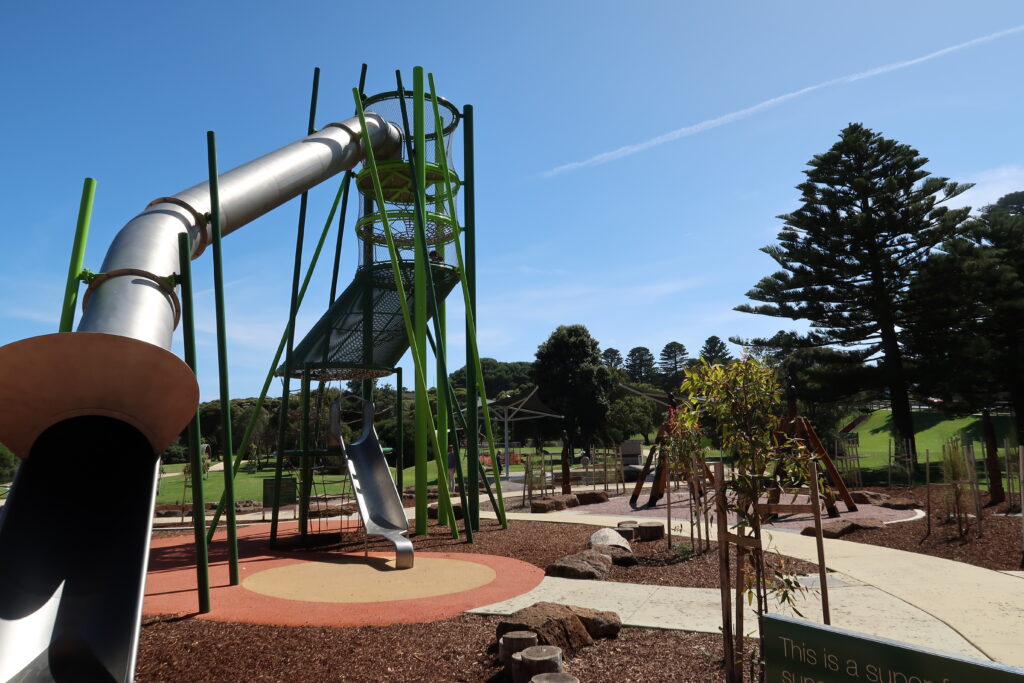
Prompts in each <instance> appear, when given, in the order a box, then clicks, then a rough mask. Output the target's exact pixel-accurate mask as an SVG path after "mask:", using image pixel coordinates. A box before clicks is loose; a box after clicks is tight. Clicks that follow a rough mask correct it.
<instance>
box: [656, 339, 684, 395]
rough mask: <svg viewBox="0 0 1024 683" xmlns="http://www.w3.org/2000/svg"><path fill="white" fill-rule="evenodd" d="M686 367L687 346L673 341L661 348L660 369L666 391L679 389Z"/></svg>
mask: <svg viewBox="0 0 1024 683" xmlns="http://www.w3.org/2000/svg"><path fill="white" fill-rule="evenodd" d="M685 367H686V347H685V346H683V345H682V344H680V343H679V342H676V341H671V342H669V343H668V344H665V346H664V347H663V348H662V349H661V354H660V355H659V356H658V369H659V370H661V379H662V387H663V388H664V389H665V390H666V391H678V390H679V384H680V383H681V382H682V381H683V369H684V368H685Z"/></svg>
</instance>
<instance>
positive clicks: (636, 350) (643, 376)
mask: <svg viewBox="0 0 1024 683" xmlns="http://www.w3.org/2000/svg"><path fill="white" fill-rule="evenodd" d="M657 372H658V371H657V369H656V367H655V365H654V354H653V353H651V350H650V349H649V348H647V347H646V346H635V347H633V348H632V349H630V350H629V353H628V354H626V374H627V375H629V379H630V381H631V382H635V383H637V384H653V383H654V378H655V376H656V375H657Z"/></svg>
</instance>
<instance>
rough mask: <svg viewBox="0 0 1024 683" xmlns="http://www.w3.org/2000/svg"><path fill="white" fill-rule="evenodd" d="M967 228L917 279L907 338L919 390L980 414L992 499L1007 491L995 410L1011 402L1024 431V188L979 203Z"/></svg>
mask: <svg viewBox="0 0 1024 683" xmlns="http://www.w3.org/2000/svg"><path fill="white" fill-rule="evenodd" d="M969 228H970V230H969V231H968V232H967V234H966V235H964V236H958V237H954V238H952V239H950V240H947V241H946V243H945V244H943V247H942V251H941V252H939V253H936V254H933V255H932V256H931V257H930V258H929V259H928V260H927V261H926V262H925V263H924V264H923V266H922V267H921V269H920V271H919V272H918V273H917V275H916V276H915V278H914V280H913V282H912V287H911V293H912V296H911V297H909V298H908V306H907V310H908V314H907V318H908V321H907V325H906V329H905V330H904V336H905V338H906V340H907V349H908V352H909V354H910V355H911V357H912V358H913V360H914V361H915V363H916V368H915V379H916V382H917V385H918V389H919V391H920V392H921V393H922V394H924V395H926V396H930V397H936V398H939V399H941V403H940V404H939V407H940V408H942V409H943V410H944V411H945V412H948V413H951V414H955V415H969V414H973V413H977V412H980V413H981V415H982V432H983V437H984V442H985V446H986V447H985V450H986V462H987V467H988V471H989V478H990V479H991V481H992V489H991V491H990V501H991V502H993V503H995V502H1001V501H1002V500H1004V499H1005V494H1004V491H1003V488H1002V485H1001V484H1002V480H1001V477H1000V475H999V455H998V444H997V441H996V434H995V428H994V425H993V423H992V419H991V410H992V408H993V407H995V405H996V404H998V403H1002V402H1003V401H1005V400H1006V399H1009V401H1010V404H1011V405H1012V406H1013V408H1014V415H1015V420H1016V428H1017V434H1018V435H1020V434H1024V358H1022V354H1024V192H1015V193H1013V194H1009V195H1006V196H1005V197H1002V198H1001V199H1000V200H999V201H998V202H996V203H995V204H993V205H990V206H986V207H984V208H982V210H981V215H980V216H979V217H978V218H976V219H974V220H972V221H971V223H970V225H969ZM1018 438H1019V437H1018Z"/></svg>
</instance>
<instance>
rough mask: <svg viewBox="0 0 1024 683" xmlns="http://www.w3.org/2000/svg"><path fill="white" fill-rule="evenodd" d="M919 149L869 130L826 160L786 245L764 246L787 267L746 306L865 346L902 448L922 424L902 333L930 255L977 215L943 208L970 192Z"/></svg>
mask: <svg viewBox="0 0 1024 683" xmlns="http://www.w3.org/2000/svg"><path fill="white" fill-rule="evenodd" d="M927 162H928V160H927V159H925V158H924V157H922V156H920V155H919V154H918V152H917V150H915V149H913V148H912V147H910V146H908V145H904V144H900V143H898V142H896V141H895V140H889V139H886V138H883V137H882V136H881V135H878V134H877V133H874V132H873V131H871V130H869V129H868V128H865V127H864V126H862V125H860V124H851V125H850V126H848V127H847V128H845V129H844V130H843V131H842V132H841V133H840V135H839V142H837V143H836V144H834V145H833V146H832V148H831V149H830V150H829V151H827V152H825V153H824V154H819V155H816V156H815V157H814V158H813V159H811V160H810V162H808V165H809V166H810V168H808V169H807V170H806V171H804V173H805V175H806V176H807V180H806V181H805V182H804V183H802V184H800V185H799V186H797V189H799V190H800V192H801V199H802V202H803V203H802V205H801V206H800V208H798V209H797V210H796V211H794V212H793V213H790V214H786V215H783V216H780V217H779V218H781V219H782V220H783V221H785V226H784V227H783V228H782V230H781V231H780V232H779V236H778V240H779V242H778V244H776V245H770V246H767V247H765V248H764V249H762V251H764V252H765V253H766V254H768V255H769V256H771V257H772V258H773V259H775V261H776V262H777V263H778V264H779V266H781V268H782V270H780V271H778V272H776V273H774V274H773V275H770V276H768V277H765V278H763V279H762V280H761V281H760V282H758V283H757V285H755V287H754V288H753V289H752V290H750V291H749V292H747V296H748V297H749V298H751V299H753V300H755V301H761V302H764V305H759V306H749V305H742V306H737V307H736V310H739V311H744V312H747V313H759V314H762V315H771V316H776V317H783V318H791V319H794V320H800V319H802V320H809V321H810V322H811V325H812V326H814V327H815V328H816V329H817V330H818V332H819V333H820V334H821V335H822V336H823V337H824V338H825V339H826V341H828V342H829V343H830V344H833V345H836V346H839V347H844V348H858V349H861V353H862V357H863V358H864V360H865V361H866V362H868V363H870V364H871V365H872V367H874V369H875V371H876V372H877V373H878V375H879V376H880V379H879V383H880V384H882V385H884V386H885V387H886V390H887V392H888V395H889V401H890V404H891V406H892V415H893V426H894V428H895V431H896V436H897V438H898V439H899V440H900V442H901V443H909V444H910V448H911V457H914V456H915V450H914V446H913V443H914V442H913V439H914V427H913V422H912V419H911V413H910V396H909V390H908V376H907V370H906V368H905V363H904V358H903V348H902V343H901V338H900V329H901V328H902V327H903V325H904V323H905V320H904V314H903V311H904V309H905V306H904V304H905V303H906V298H907V288H908V285H909V282H910V279H911V277H912V276H913V274H914V272H915V271H916V270H917V268H918V267H919V265H920V264H921V262H922V261H923V260H924V259H925V258H926V257H927V255H928V253H929V252H930V251H931V250H932V249H933V248H935V247H936V246H937V245H939V244H941V243H942V241H943V240H944V239H946V238H947V237H948V236H950V235H951V234H953V233H954V232H955V231H956V230H957V229H958V228H959V226H960V225H961V223H963V222H964V221H965V220H966V219H967V215H968V212H969V208H963V209H956V210H950V209H949V208H948V207H944V206H940V205H939V204H940V203H941V202H943V201H945V200H947V199H950V198H952V197H955V196H957V195H959V194H960V193H962V192H964V191H965V190H967V189H969V188H970V185H964V184H958V183H952V182H949V179H948V178H930V177H928V176H929V173H928V172H927V171H925V170H924V168H923V167H924V165H925V164H926V163H927Z"/></svg>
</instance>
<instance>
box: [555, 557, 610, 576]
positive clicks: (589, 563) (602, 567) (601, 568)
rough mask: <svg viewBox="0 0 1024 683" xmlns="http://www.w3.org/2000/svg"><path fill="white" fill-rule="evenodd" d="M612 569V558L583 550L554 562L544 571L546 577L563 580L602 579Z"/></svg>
mask: <svg viewBox="0 0 1024 683" xmlns="http://www.w3.org/2000/svg"><path fill="white" fill-rule="evenodd" d="M611 568H612V558H611V557H610V556H608V555H605V554H603V553H599V552H597V551H595V550H584V551H583V552H581V553H576V554H575V555H568V556H566V557H563V558H562V559H560V560H555V561H554V562H552V563H551V564H549V565H548V568H547V569H546V570H544V573H545V574H546V575H547V576H558V577H561V578H563V579H598V580H600V579H603V578H604V577H605V576H606V575H607V574H608V570H610V569H611Z"/></svg>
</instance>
